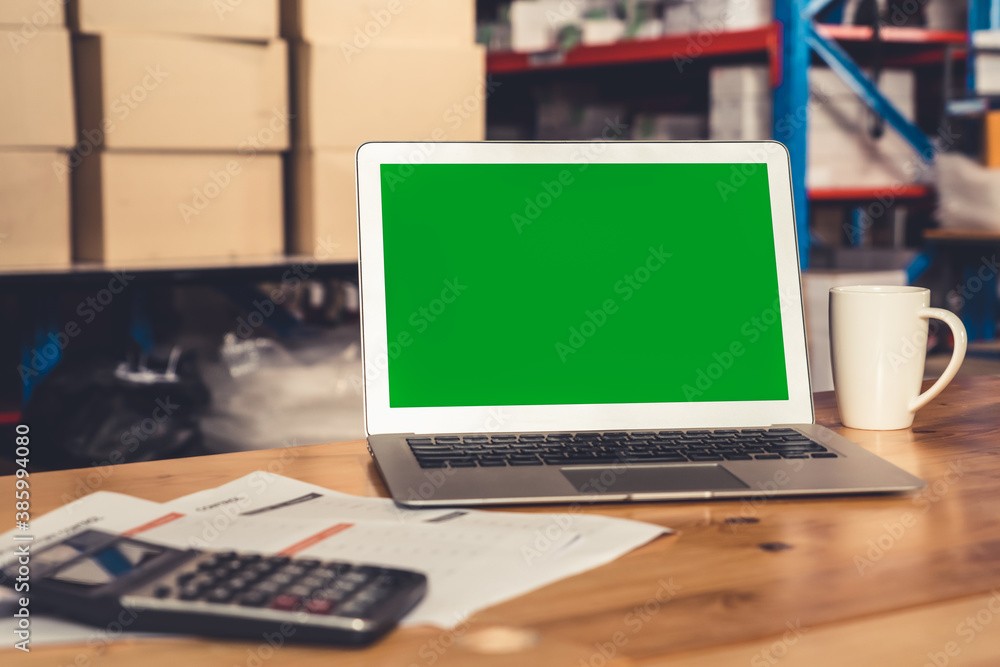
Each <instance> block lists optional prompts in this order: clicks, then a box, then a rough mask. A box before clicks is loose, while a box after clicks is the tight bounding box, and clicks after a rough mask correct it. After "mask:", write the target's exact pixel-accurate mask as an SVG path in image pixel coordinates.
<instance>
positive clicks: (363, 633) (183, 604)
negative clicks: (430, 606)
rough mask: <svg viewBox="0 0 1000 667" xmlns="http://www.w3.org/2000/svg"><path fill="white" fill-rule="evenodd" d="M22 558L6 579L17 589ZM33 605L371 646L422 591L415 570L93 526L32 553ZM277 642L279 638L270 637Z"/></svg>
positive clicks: (211, 632)
mask: <svg viewBox="0 0 1000 667" xmlns="http://www.w3.org/2000/svg"><path fill="white" fill-rule="evenodd" d="M16 570H17V561H16V560H15V561H14V565H13V566H10V567H9V568H8V569H7V571H6V572H5V574H6V575H7V576H6V577H4V581H5V582H6V584H7V585H9V586H12V585H13V582H14V580H15V577H16V576H17V574H16ZM31 570H32V577H31V589H30V593H29V594H27V595H30V599H31V602H32V603H33V604H36V605H37V606H38V609H39V610H40V611H42V610H44V611H47V612H51V613H53V614H55V615H58V616H63V617H66V618H71V619H73V620H76V621H81V622H83V623H87V624H89V625H97V626H101V627H108V626H109V625H110V624H113V623H118V624H120V625H121V626H122V627H126V628H128V629H129V630H136V631H145V632H150V631H151V632H171V633H181V634H194V635H205V636H212V637H229V638H238V639H250V640H258V641H264V640H266V639H267V638H268V637H272V638H274V633H278V635H279V637H280V638H281V641H282V642H306V643H323V644H350V645H363V644H368V643H371V642H373V641H375V640H376V639H378V638H379V637H381V636H382V635H384V634H385V633H386V632H388V631H389V630H390V629H392V628H393V627H394V626H395V625H396V623H397V622H398V621H399V620H400V619H401V618H402V617H403V616H405V615H406V613H407V612H408V611H410V610H411V609H412V608H413V607H414V606H415V605H416V604H417V603H418V602H419V601H420V600H421V599H422V598H423V596H424V594H425V592H426V590H427V578H426V577H425V576H424V575H423V574H421V573H419V572H414V571H410V570H400V569H395V568H388V567H381V566H377V565H366V564H360V563H348V562H339V561H333V562H331V561H321V560H314V559H307V558H290V557H287V556H267V555H261V554H250V553H246V554H244V553H235V552H232V551H227V552H211V551H199V550H193V549H189V550H179V549H172V548H169V547H164V546H160V545H157V544H151V543H147V542H142V541H139V540H135V539H132V538H131V537H123V536H118V535H112V534H108V533H104V532H102V531H97V530H88V531H84V532H81V533H77V534H76V535H73V536H71V537H68V538H66V539H64V540H62V541H61V542H58V543H57V544H54V545H52V546H48V547H45V548H44V549H43V550H40V551H39V552H38V553H37V554H32V556H31ZM273 640H274V639H273Z"/></svg>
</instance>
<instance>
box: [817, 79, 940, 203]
mask: <svg viewBox="0 0 1000 667" xmlns="http://www.w3.org/2000/svg"><path fill="white" fill-rule="evenodd" d="M914 85H915V84H914V78H913V72H912V70H886V71H884V72H883V73H882V76H881V78H880V79H879V90H880V91H881V92H882V94H883V95H884V96H885V97H886V98H887V99H888V100H889V101H890V102H892V104H893V106H895V107H896V109H898V110H899V112H900V113H901V114H902V115H903V116H904V117H906V118H907V119H909V120H911V121H912V120H913V119H914V114H915V89H914ZM809 92H810V106H809V165H808V168H807V171H806V173H807V178H808V185H809V187H814V188H829V187H852V186H865V187H878V186H892V185H897V184H900V183H912V182H914V181H916V180H919V179H920V178H921V177H922V173H923V170H924V166H923V162H922V161H921V160H920V158H919V156H917V154H916V152H915V151H914V150H913V148H911V147H910V145H909V143H907V142H906V140H905V139H903V137H902V136H900V135H899V133H897V132H896V131H895V130H894V129H893V128H892V127H891V126H889V124H888V123H885V125H884V132H883V134H882V136H881V137H878V138H876V137H873V136H872V133H871V128H872V124H873V122H874V117H873V114H872V112H871V111H870V110H869V109H868V107H867V105H865V104H864V103H863V102H862V101H861V100H860V99H859V98H858V97H857V96H856V95H855V94H854V92H852V91H851V89H850V88H848V87H847V84H846V83H844V81H843V80H842V79H841V78H840V77H839V76H837V74H836V73H834V72H833V71H832V70H829V69H825V68H818V67H814V68H813V69H811V70H810V72H809Z"/></svg>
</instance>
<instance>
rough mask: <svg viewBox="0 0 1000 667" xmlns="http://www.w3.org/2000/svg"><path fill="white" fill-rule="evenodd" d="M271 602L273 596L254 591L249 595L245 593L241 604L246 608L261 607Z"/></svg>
mask: <svg viewBox="0 0 1000 667" xmlns="http://www.w3.org/2000/svg"><path fill="white" fill-rule="evenodd" d="M270 600H271V595H269V594H267V593H265V592H264V591H261V590H253V591H249V592H248V593H244V594H243V595H242V597H240V604H241V605H243V606H244V607H260V606H263V605H265V604H267V603H268V602H269V601H270Z"/></svg>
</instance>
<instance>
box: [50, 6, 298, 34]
mask: <svg viewBox="0 0 1000 667" xmlns="http://www.w3.org/2000/svg"><path fill="white" fill-rule="evenodd" d="M69 3H70V4H69V19H70V26H71V27H72V28H73V30H75V31H77V32H82V33H89V34H102V33H107V32H116V31H126V32H165V33H174V34H181V35H202V36H205V37H225V38H229V39H256V40H261V41H267V40H270V39H274V38H276V37H278V0H140V1H138V2H137V0H69Z"/></svg>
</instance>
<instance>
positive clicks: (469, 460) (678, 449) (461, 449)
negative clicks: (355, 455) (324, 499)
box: [406, 428, 838, 468]
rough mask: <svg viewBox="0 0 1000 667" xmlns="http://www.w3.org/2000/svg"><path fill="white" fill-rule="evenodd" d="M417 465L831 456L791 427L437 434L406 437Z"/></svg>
mask: <svg viewBox="0 0 1000 667" xmlns="http://www.w3.org/2000/svg"><path fill="white" fill-rule="evenodd" d="M406 442H407V444H408V445H409V446H410V450H411V451H412V452H413V455H414V456H415V457H416V459H417V462H418V463H419V464H420V467H421V468H447V467H451V468H475V467H482V468H494V467H502V466H540V465H558V466H568V465H599V464H608V463H629V464H635V463H701V462H703V461H753V460H775V459H835V458H837V457H838V455H837V454H836V453H834V452H831V451H830V450H828V449H827V448H826V447H824V446H823V445H821V444H819V443H818V442H815V441H813V440H810V439H809V438H807V437H806V436H804V435H802V434H801V433H799V432H798V431H795V430H793V429H790V428H771V429H760V428H744V429H724V430H696V431H631V432H626V431H609V432H606V433H595V432H592V431H588V432H585V433H521V434H514V435H511V434H506V435H439V436H434V437H421V438H407V439H406Z"/></svg>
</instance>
